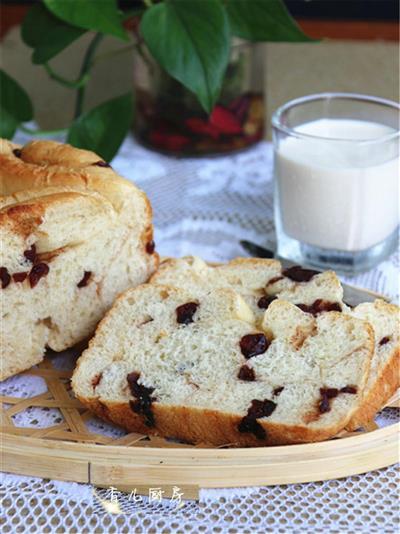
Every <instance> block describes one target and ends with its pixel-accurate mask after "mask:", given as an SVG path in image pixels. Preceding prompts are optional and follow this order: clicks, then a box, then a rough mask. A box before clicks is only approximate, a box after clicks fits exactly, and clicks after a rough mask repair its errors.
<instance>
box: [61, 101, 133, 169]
mask: <svg viewBox="0 0 400 534" xmlns="http://www.w3.org/2000/svg"><path fill="white" fill-rule="evenodd" d="M131 122H132V94H131V93H127V94H125V95H122V96H119V97H117V98H114V99H113V100H109V101H108V102H105V103H104V104H101V105H100V106H97V107H96V108H94V109H92V110H90V111H89V112H87V113H84V114H83V115H81V116H80V117H79V118H78V119H77V120H76V121H75V122H74V123H73V124H72V126H71V128H70V129H69V133H68V142H69V143H71V144H72V145H74V146H76V147H78V148H86V149H88V150H93V151H94V152H97V154H99V155H100V156H101V157H102V158H104V159H105V161H110V160H111V159H112V158H113V157H114V156H115V154H116V153H117V151H118V149H119V147H120V146H121V143H122V141H123V140H124V138H125V136H126V134H127V133H128V130H129V127H130V126H131Z"/></svg>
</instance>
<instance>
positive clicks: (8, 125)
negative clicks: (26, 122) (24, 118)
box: [0, 107, 19, 139]
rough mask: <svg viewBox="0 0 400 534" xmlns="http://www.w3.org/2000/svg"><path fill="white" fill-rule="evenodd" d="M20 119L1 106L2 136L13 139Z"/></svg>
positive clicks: (0, 128) (0, 129)
mask: <svg viewBox="0 0 400 534" xmlns="http://www.w3.org/2000/svg"><path fill="white" fill-rule="evenodd" d="M18 124H19V121H17V119H15V118H14V117H13V116H12V115H10V114H9V113H8V111H6V110H5V109H4V108H2V107H0V137H3V138H4V139H12V138H13V137H14V134H15V132H16V130H17V128H18Z"/></svg>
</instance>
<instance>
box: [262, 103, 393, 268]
mask: <svg viewBox="0 0 400 534" xmlns="http://www.w3.org/2000/svg"><path fill="white" fill-rule="evenodd" d="M399 118H400V106H399V105H398V104H397V103H395V102H391V101H388V100H384V99H381V98H375V97H370V96H365V95H356V94H346V93H326V94H318V95H311V96H307V97H303V98H299V99H297V100H293V101H291V102H288V103H287V104H285V105H284V106H282V107H281V108H280V109H278V110H277V111H276V112H275V114H274V116H273V118H272V126H273V137H274V173H275V185H276V187H275V224H276V231H277V244H278V254H279V255H280V256H283V257H285V258H288V259H291V260H293V261H295V262H298V263H302V264H308V265H313V266H316V267H319V268H333V269H336V270H337V271H339V272H344V273H348V274H355V273H357V272H360V271H364V270H366V269H369V268H371V267H373V266H374V265H376V264H377V263H379V262H380V261H382V260H383V259H384V258H385V257H386V256H387V255H388V254H390V253H391V252H392V251H393V250H394V249H395V247H396V243H397V232H398V225H399V136H400V132H399Z"/></svg>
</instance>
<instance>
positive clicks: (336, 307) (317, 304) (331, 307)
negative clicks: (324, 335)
mask: <svg viewBox="0 0 400 534" xmlns="http://www.w3.org/2000/svg"><path fill="white" fill-rule="evenodd" d="M296 306H297V307H298V308H300V309H301V310H302V311H303V312H305V313H311V314H312V315H314V316H316V315H318V314H319V313H322V312H330V311H339V312H341V311H342V307H341V305H340V304H339V303H338V302H329V301H327V300H322V299H317V300H315V301H314V302H313V303H312V304H310V305H308V304H296Z"/></svg>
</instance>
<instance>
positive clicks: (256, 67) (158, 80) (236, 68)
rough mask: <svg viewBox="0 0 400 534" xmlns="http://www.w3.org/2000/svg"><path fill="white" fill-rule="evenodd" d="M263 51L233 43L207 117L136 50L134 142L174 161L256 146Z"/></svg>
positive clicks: (259, 47) (261, 115) (191, 97)
mask: <svg viewBox="0 0 400 534" xmlns="http://www.w3.org/2000/svg"><path fill="white" fill-rule="evenodd" d="M263 50H264V48H263V45H262V44H253V43H248V42H244V41H241V40H234V42H233V45H232V51H231V57H230V61H229V64H228V67H227V70H226V74H225V78H224V82H223V86H222V91H221V95H220V98H219V99H218V102H217V104H216V105H215V107H214V109H213V111H212V113H211V115H207V114H206V113H205V112H204V110H203V109H202V107H201V106H200V104H199V102H198V101H197V99H196V97H195V95H194V94H193V93H192V92H190V91H189V90H187V89H186V88H185V87H184V86H183V85H182V84H180V83H179V82H177V81H176V80H174V79H173V78H171V77H170V76H169V75H168V74H167V73H166V72H165V71H164V70H163V69H161V67H160V66H159V65H158V64H157V63H156V62H155V61H154V60H153V58H152V57H151V56H150V54H149V53H148V51H147V49H146V48H145V47H143V46H142V47H140V48H139V50H138V53H137V54H136V57H135V64H134V85H135V98H136V117H135V124H134V132H135V135H136V137H137V138H138V140H139V141H140V142H141V143H142V144H144V145H145V146H148V147H150V148H154V149H156V150H158V151H161V152H165V153H168V154H172V155H175V156H201V155H209V154H225V153H230V152H234V151H237V150H241V149H244V148H246V147H248V146H251V145H253V144H254V143H256V142H258V141H259V140H260V139H262V138H263V136H264V117H265V114H264V94H263V85H264V79H263V72H264V55H263Z"/></svg>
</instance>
